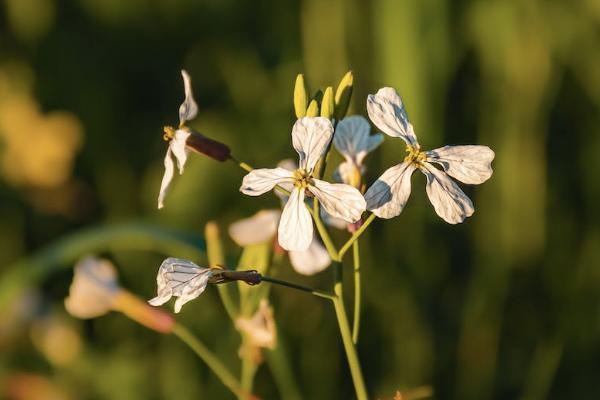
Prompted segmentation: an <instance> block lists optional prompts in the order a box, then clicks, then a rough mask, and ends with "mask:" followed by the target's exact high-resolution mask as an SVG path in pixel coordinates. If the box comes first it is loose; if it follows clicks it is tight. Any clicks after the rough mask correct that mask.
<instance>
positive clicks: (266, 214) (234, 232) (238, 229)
mask: <svg viewBox="0 0 600 400" xmlns="http://www.w3.org/2000/svg"><path fill="white" fill-rule="evenodd" d="M280 217H281V211H279V210H262V211H259V212H257V213H256V214H254V215H253V216H251V217H250V218H244V219H241V220H239V221H237V222H234V223H233V224H231V225H229V236H231V238H232V239H233V240H234V241H235V242H236V243H237V244H238V245H239V246H242V247H244V246H250V245H253V244H258V243H263V242H266V241H269V240H271V239H273V237H274V236H275V233H276V232H277V224H278V223H279V218H280Z"/></svg>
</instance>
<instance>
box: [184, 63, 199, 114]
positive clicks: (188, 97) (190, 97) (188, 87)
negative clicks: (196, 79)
mask: <svg viewBox="0 0 600 400" xmlns="http://www.w3.org/2000/svg"><path fill="white" fill-rule="evenodd" d="M181 76H182V77H183V88H184V89H185V100H184V101H183V103H181V105H180V106H179V125H183V124H184V123H185V122H186V121H191V120H192V119H194V118H195V117H196V115H197V114H198V105H197V104H196V101H195V100H194V94H193V93H192V80H191V79H190V76H189V75H188V73H187V72H186V71H185V70H183V69H182V70H181Z"/></svg>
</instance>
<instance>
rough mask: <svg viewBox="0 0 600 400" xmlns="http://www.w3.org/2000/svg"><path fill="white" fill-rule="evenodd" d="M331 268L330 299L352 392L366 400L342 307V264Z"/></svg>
mask: <svg viewBox="0 0 600 400" xmlns="http://www.w3.org/2000/svg"><path fill="white" fill-rule="evenodd" d="M333 268H334V273H335V283H334V292H335V297H334V298H333V299H332V301H333V306H334V308H335V315H336V316H337V321H338V326H339V329H340V334H341V335H342V342H343V343H344V351H345V352H346V358H347V359H348V366H349V367H350V374H351V375H352V382H354V390H355V391H356V397H357V398H358V400H366V399H367V389H366V387H365V382H364V379H363V376H362V371H361V367H360V361H359V360H358V354H357V352H356V347H354V343H353V342H352V332H351V331H350V324H349V323H348V316H347V315H346V308H345V307H344V300H343V284H342V264H340V263H338V262H336V263H334V265H333Z"/></svg>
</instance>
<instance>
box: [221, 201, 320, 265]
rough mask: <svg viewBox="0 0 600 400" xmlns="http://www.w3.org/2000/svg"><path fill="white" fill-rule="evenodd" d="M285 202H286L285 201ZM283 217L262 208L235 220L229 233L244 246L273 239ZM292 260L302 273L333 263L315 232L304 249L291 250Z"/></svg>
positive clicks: (279, 212)
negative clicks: (247, 216) (248, 215)
mask: <svg viewBox="0 0 600 400" xmlns="http://www.w3.org/2000/svg"><path fill="white" fill-rule="evenodd" d="M284 204H285V203H284ZM280 218H281V211H279V210H262V211H259V212H257V213H256V214H254V215H253V216H251V217H249V218H244V219H241V220H239V221H236V222H234V223H233V224H231V225H230V226H229V235H230V236H231V238H232V239H233V240H234V241H235V242H236V243H237V244H238V245H239V246H242V247H245V246H251V245H254V244H259V243H264V242H266V241H269V240H272V239H273V237H274V236H275V233H276V232H277V226H278V224H279V220H280ZM289 255H290V262H291V264H292V267H294V270H295V271H296V272H298V273H299V274H302V275H314V274H316V273H318V272H321V271H323V270H324V269H325V268H327V267H328V266H329V265H330V264H331V258H330V257H329V253H327V250H326V249H325V247H323V245H322V244H321V243H319V241H318V239H317V238H316V236H315V234H314V233H313V239H312V241H311V243H310V245H309V246H308V249H306V250H304V251H293V250H292V251H289Z"/></svg>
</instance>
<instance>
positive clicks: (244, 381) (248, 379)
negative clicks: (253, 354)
mask: <svg viewBox="0 0 600 400" xmlns="http://www.w3.org/2000/svg"><path fill="white" fill-rule="evenodd" d="M242 340H243V341H244V342H245V341H246V339H245V338H243V339H242ZM257 368H258V366H257V365H256V363H255V362H254V361H253V360H252V359H251V358H250V357H243V358H242V376H241V385H242V390H243V391H244V392H245V393H252V387H253V386H254V375H256V370H257ZM238 397H239V399H240V400H243V399H244V397H240V396H238Z"/></svg>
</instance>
